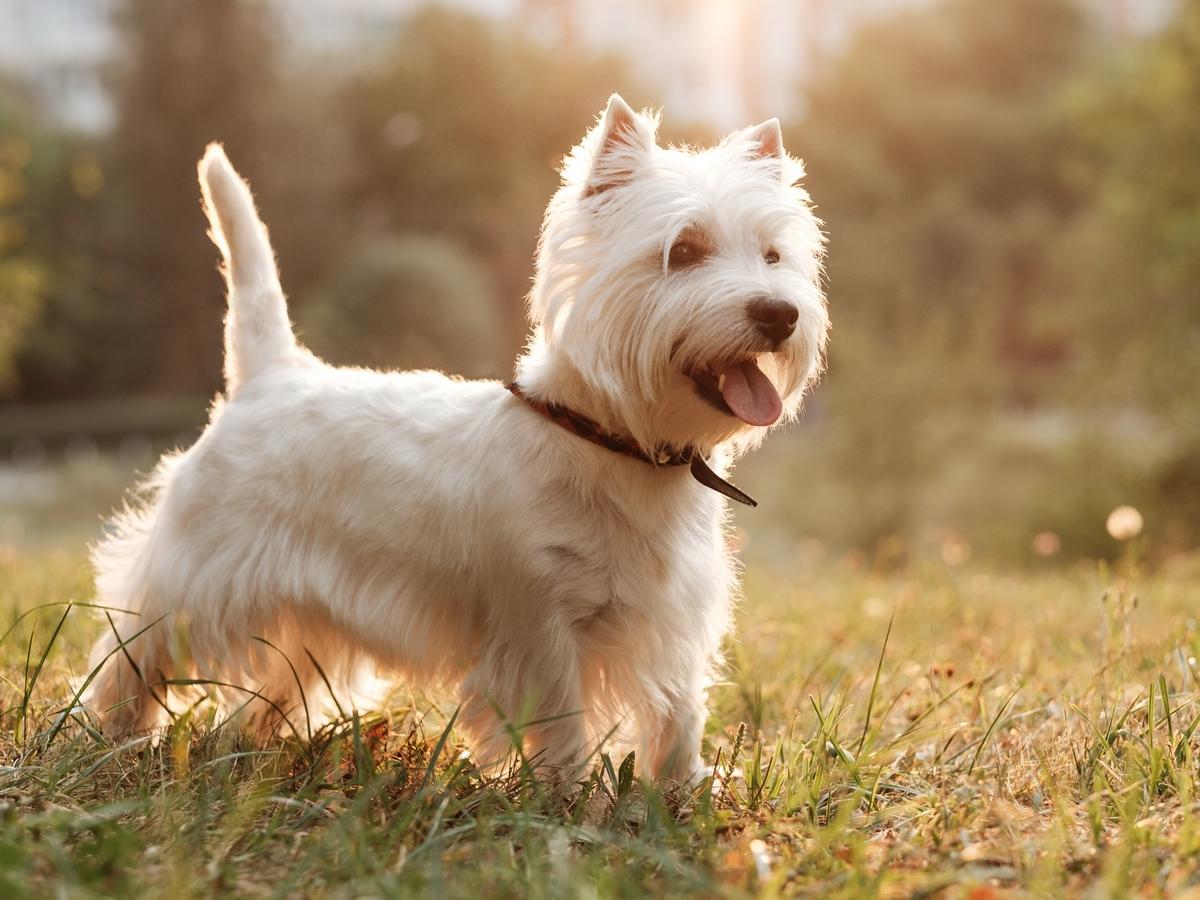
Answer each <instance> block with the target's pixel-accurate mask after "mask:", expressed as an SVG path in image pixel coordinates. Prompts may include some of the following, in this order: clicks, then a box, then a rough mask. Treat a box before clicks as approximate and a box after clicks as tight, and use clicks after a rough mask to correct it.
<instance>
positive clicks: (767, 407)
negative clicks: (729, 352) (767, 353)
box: [688, 356, 783, 425]
mask: <svg viewBox="0 0 1200 900" xmlns="http://www.w3.org/2000/svg"><path fill="white" fill-rule="evenodd" d="M688 374H689V377H690V378H691V379H692V381H694V382H695V384H696V392H697V393H699V394H700V396H701V397H703V398H704V400H705V401H707V402H708V403H709V405H711V406H712V407H713V408H714V409H717V410H720V411H721V412H723V413H725V415H727V416H733V417H734V418H736V419H741V420H742V421H743V422H745V423H746V424H747V425H774V424H775V422H777V421H778V420H779V417H780V416H781V415H783V400H782V399H781V398H780V396H779V391H777V390H776V389H775V385H773V384H771V379H769V378H768V377H767V376H766V375H765V374H764V373H763V370H762V369H760V368H759V367H758V360H757V358H756V357H753V356H751V357H745V358H742V359H738V360H734V361H732V362H711V363H709V364H708V365H707V366H705V367H704V368H702V369H699V370H697V371H695V372H690V373H688Z"/></svg>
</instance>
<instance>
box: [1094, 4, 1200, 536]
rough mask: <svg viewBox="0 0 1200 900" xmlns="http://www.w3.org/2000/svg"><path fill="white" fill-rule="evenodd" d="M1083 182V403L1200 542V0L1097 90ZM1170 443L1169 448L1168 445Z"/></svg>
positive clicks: (1183, 532)
mask: <svg viewBox="0 0 1200 900" xmlns="http://www.w3.org/2000/svg"><path fill="white" fill-rule="evenodd" d="M1089 87H1090V90H1089V91H1088V92H1087V93H1086V94H1085V95H1084V96H1083V99H1082V100H1081V102H1080V107H1079V108H1080V113H1081V115H1080V117H1079V122H1080V123H1081V125H1082V129H1083V132H1084V134H1085V135H1086V136H1087V137H1088V139H1089V144H1088V151H1089V153H1088V154H1087V156H1086V160H1085V164H1084V165H1082V166H1081V167H1080V170H1079V173H1078V175H1079V180H1080V181H1081V182H1082V183H1085V184H1088V185H1089V186H1091V187H1092V188H1093V196H1094V198H1095V202H1094V204H1093V206H1092V209H1091V210H1090V213H1089V216H1088V217H1087V218H1086V220H1085V222H1084V223H1083V225H1082V226H1081V227H1080V228H1079V229H1078V233H1077V235H1076V237H1077V240H1076V244H1075V248H1074V249H1075V259H1076V260H1077V261H1078V265H1079V268H1080V270H1081V272H1082V274H1083V279H1082V280H1083V285H1084V288H1085V290H1083V291H1082V292H1081V294H1080V301H1079V308H1078V320H1079V327H1080V329H1081V331H1082V333H1083V335H1084V336H1085V338H1086V340H1085V341H1084V346H1085V348H1086V349H1087V363H1088V365H1087V366H1086V367H1085V368H1084V369H1083V374H1084V375H1085V376H1086V377H1085V379H1084V381H1083V384H1082V390H1081V394H1082V396H1083V398H1084V400H1085V402H1087V403H1088V404H1089V406H1091V407H1092V408H1093V409H1097V410H1104V412H1105V414H1107V415H1110V416H1111V415H1113V414H1115V413H1122V414H1124V415H1125V416H1126V418H1129V414H1130V412H1134V413H1138V414H1140V415H1141V416H1142V417H1143V421H1142V422H1141V423H1140V424H1137V425H1131V427H1130V428H1128V429H1127V433H1128V434H1129V437H1130V442H1131V443H1133V444H1135V445H1136V450H1137V453H1138V455H1139V456H1141V457H1143V458H1145V459H1146V460H1147V462H1149V463H1150V464H1152V465H1153V467H1154V468H1153V472H1154V474H1153V476H1152V477H1151V478H1148V479H1146V481H1147V482H1148V485H1147V486H1155V487H1157V489H1158V490H1157V494H1152V495H1150V496H1144V497H1142V498H1139V499H1140V500H1141V502H1142V503H1143V506H1144V507H1146V508H1149V509H1150V510H1151V511H1152V512H1153V513H1157V515H1156V516H1155V518H1157V519H1159V521H1160V525H1161V526H1162V527H1163V530H1165V531H1173V532H1174V537H1175V539H1176V542H1177V543H1180V544H1182V545H1188V544H1194V543H1195V542H1197V541H1200V0H1185V2H1184V3H1182V4H1181V5H1180V9H1179V13H1178V16H1177V18H1176V19H1175V20H1174V21H1173V22H1172V23H1171V24H1170V25H1169V26H1168V27H1167V29H1166V30H1165V31H1164V32H1163V33H1162V34H1160V35H1158V36H1156V37H1154V38H1153V39H1152V40H1151V41H1149V42H1148V43H1147V44H1146V45H1145V46H1144V47H1141V48H1138V49H1137V51H1136V52H1135V53H1133V54H1131V55H1130V56H1128V57H1126V58H1123V59H1122V60H1120V64H1119V65H1118V66H1116V67H1114V68H1112V69H1110V70H1109V71H1107V72H1102V73H1101V74H1100V75H1099V76H1098V77H1096V78H1095V79H1093V80H1092V82H1091V83H1090V86H1089ZM1163 435H1166V436H1167V437H1166V439H1165V440H1164V439H1163V438H1162V436H1163Z"/></svg>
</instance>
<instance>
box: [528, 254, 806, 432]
mask: <svg viewBox="0 0 1200 900" xmlns="http://www.w3.org/2000/svg"><path fill="white" fill-rule="evenodd" d="M657 274H658V273H653V272H652V273H647V272H646V271H645V267H642V268H641V270H640V271H639V268H638V267H637V266H630V267H628V268H625V269H623V270H618V271H617V272H616V273H615V274H614V275H613V276H612V277H611V278H610V279H608V280H607V281H606V280H605V279H604V278H594V279H593V280H591V282H590V284H589V285H588V287H587V289H586V290H584V291H583V292H582V296H581V297H580V298H579V299H578V301H577V302H574V303H571V304H570V305H568V306H564V307H563V308H562V309H561V310H560V315H559V318H558V321H557V322H556V323H555V324H556V326H557V327H555V329H554V333H553V335H552V337H551V340H552V341H553V344H554V352H556V353H561V354H563V355H565V356H567V357H568V358H569V359H570V360H571V362H572V367H573V368H574V369H575V370H576V371H578V372H579V373H580V374H581V376H582V377H583V379H584V381H585V382H586V383H587V385H588V387H589V389H590V390H591V391H592V392H594V393H595V394H597V395H600V396H601V397H602V399H603V406H604V408H605V409H607V410H611V411H612V416H613V418H614V419H615V420H616V424H617V425H618V426H619V427H621V428H622V429H623V430H625V431H628V432H629V433H630V434H631V435H632V436H633V437H634V438H635V440H637V441H638V442H639V443H641V444H642V445H643V446H645V447H654V446H661V445H663V444H671V445H674V446H683V445H696V446H700V447H704V448H708V447H712V446H714V445H716V444H718V443H722V442H724V441H728V440H732V439H737V440H738V442H739V443H740V444H744V445H747V446H749V445H753V444H754V443H757V441H758V440H759V439H760V438H761V433H762V431H763V428H764V427H765V426H770V425H773V424H776V423H777V422H781V421H786V420H787V419H788V418H791V417H792V416H793V415H794V414H795V412H796V411H797V409H798V407H799V404H800V400H801V397H802V395H803V392H804V388H805V387H806V386H807V384H808V383H809V382H810V381H811V379H812V378H813V377H814V376H815V375H816V373H817V371H818V370H819V367H820V347H821V344H822V340H821V335H822V334H823V333H824V328H825V320H824V317H823V309H822V308H821V307H820V306H815V307H813V308H812V309H808V308H804V309H802V312H801V317H800V321H799V322H798V323H797V327H796V331H795V333H793V334H792V335H791V336H790V337H789V338H788V339H787V340H786V341H784V342H782V343H781V344H779V345H778V346H774V345H773V344H772V342H769V341H767V340H766V339H765V338H764V337H762V335H761V334H759V333H758V332H757V331H756V330H755V329H754V328H753V326H752V324H751V323H749V322H748V321H747V318H746V315H745V312H744V308H745V298H746V297H747V295H748V293H749V292H750V291H751V290H752V289H753V287H752V286H749V285H746V284H745V283H742V282H738V281H736V280H735V279H726V282H725V283H724V284H720V283H717V284H711V283H710V284H708V285H703V284H702V285H694V284H689V283H687V282H684V281H681V280H679V279H673V280H672V281H671V283H670V285H671V286H670V287H664V284H663V280H662V279H661V277H655V276H656V275H657ZM706 287H707V288H708V289H709V293H707V295H704V290H705V288H706ZM756 434H757V435H758V436H757V437H756V436H754V435H756Z"/></svg>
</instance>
